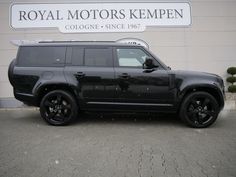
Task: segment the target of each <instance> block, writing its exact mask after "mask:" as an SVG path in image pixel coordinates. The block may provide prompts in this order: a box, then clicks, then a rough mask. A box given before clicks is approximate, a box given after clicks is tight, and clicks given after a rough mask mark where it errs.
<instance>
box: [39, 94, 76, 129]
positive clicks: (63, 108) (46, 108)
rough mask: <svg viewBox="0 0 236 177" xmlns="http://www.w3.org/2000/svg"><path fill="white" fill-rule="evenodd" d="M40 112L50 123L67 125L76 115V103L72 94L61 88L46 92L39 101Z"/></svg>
mask: <svg viewBox="0 0 236 177" xmlns="http://www.w3.org/2000/svg"><path fill="white" fill-rule="evenodd" d="M40 114H41V116H42V118H43V119H44V120H45V121H46V122H47V123H48V124H50V125H56V126H59V125H67V124H69V123H70V122H72V121H73V120H74V119H75V118H77V115H78V105H77V102H76V100H75V99H74V98H73V96H72V95H71V94H70V93H68V92H66V91H63V90H55V91H51V92H49V93H47V94H46V95H45V96H44V97H43V99H42V100H41V103H40Z"/></svg>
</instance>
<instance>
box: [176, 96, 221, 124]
mask: <svg viewBox="0 0 236 177" xmlns="http://www.w3.org/2000/svg"><path fill="white" fill-rule="evenodd" d="M219 112H220V108H219V105H218V103H217V101H216V99H215V98H214V97H213V96H212V95H211V94H209V93H207V92H200V91H199V92H193V93H190V94H189V95H187V96H186V98H185V99H184V100H183V102H182V104H181V107H180V112H179V116H180V118H181V119H182V121H183V122H185V123H186V124H187V125H188V126H190V127H193V128H206V127H209V126H210V125H212V124H213V123H214V122H215V121H216V119H217V117H218V114H219Z"/></svg>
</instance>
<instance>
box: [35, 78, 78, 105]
mask: <svg viewBox="0 0 236 177" xmlns="http://www.w3.org/2000/svg"><path fill="white" fill-rule="evenodd" d="M53 90H63V91H67V92H69V93H70V94H72V96H74V97H75V98H77V93H76V91H75V90H74V89H73V88H72V87H70V86H69V85H68V84H64V83H62V84H45V85H42V86H40V87H39V88H38V89H37V105H38V106H39V105H40V102H41V100H42V98H43V97H44V96H45V95H46V94H47V93H49V92H50V91H53ZM76 102H77V104H78V101H77V99H76Z"/></svg>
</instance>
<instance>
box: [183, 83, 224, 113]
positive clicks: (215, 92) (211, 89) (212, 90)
mask: <svg viewBox="0 0 236 177" xmlns="http://www.w3.org/2000/svg"><path fill="white" fill-rule="evenodd" d="M197 91H202V92H207V93H209V94H210V95H212V96H213V97H214V98H215V99H216V101H217V103H218V104H219V107H220V109H222V108H223V107H224V97H223V94H222V93H221V91H220V89H219V88H217V87H216V86H214V85H194V86H189V87H187V88H185V89H184V90H183V91H182V92H180V94H179V105H178V111H179V109H180V107H181V104H182V102H183V100H184V99H185V98H186V97H187V96H188V95H189V94H190V93H193V92H197Z"/></svg>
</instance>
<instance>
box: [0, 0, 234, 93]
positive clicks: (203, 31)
mask: <svg viewBox="0 0 236 177" xmlns="http://www.w3.org/2000/svg"><path fill="white" fill-rule="evenodd" d="M175 1H176V0H175ZM12 2H22V1H8V0H1V2H0V22H1V24H0V98H7V97H13V93H12V87H11V85H10V83H9V81H8V78H7V69H8V65H9V63H10V61H11V60H12V59H13V58H14V57H15V55H16V51H17V48H16V47H15V46H13V45H12V44H10V40H15V39H26V40H35V39H52V40H66V39H73V40H117V39H120V38H125V37H134V38H140V39H143V40H144V41H146V42H147V43H148V44H149V46H150V49H151V50H152V51H153V52H154V53H155V54H156V55H157V56H159V58H161V59H162V60H163V61H164V62H165V63H166V64H167V65H169V66H171V68H172V69H187V70H197V71H206V72H212V73H216V74H219V75H221V76H222V77H224V78H225V77H226V76H227V73H226V69H227V67H229V66H236V20H235V19H236V1H231V0H208V1H204V0H193V1H190V4H191V8H192V25H191V26H190V27H187V28H158V27H149V28H147V30H146V31H145V32H142V33H89V34H85V33H83V34H62V33H60V32H59V31H58V30H57V29H43V30H42V29H41V30H37V29H26V30H15V29H11V28H10V27H9V6H10V4H11V3H12ZM24 2H34V1H24ZM37 2H39V1H37ZM41 2H48V1H41ZM50 2H67V3H68V2H69V1H59V0H55V1H53V0H52V1H50ZM73 2H74V1H73ZM81 2H82V1H81ZM84 2H89V1H84ZM90 2H92V1H90ZM94 2H96V1H94ZM97 2H98V1H97ZM99 2H101V1H99ZM104 2H105V1H104ZM108 2H111V1H110V0H108ZM119 2H121V1H119ZM124 2H125V1H124ZM128 2H132V1H131V0H128ZM134 2H137V0H136V1H134ZM140 2H142V1H140ZM143 2H144V1H143ZM154 2H157V1H154ZM176 2H178V1H176Z"/></svg>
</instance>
